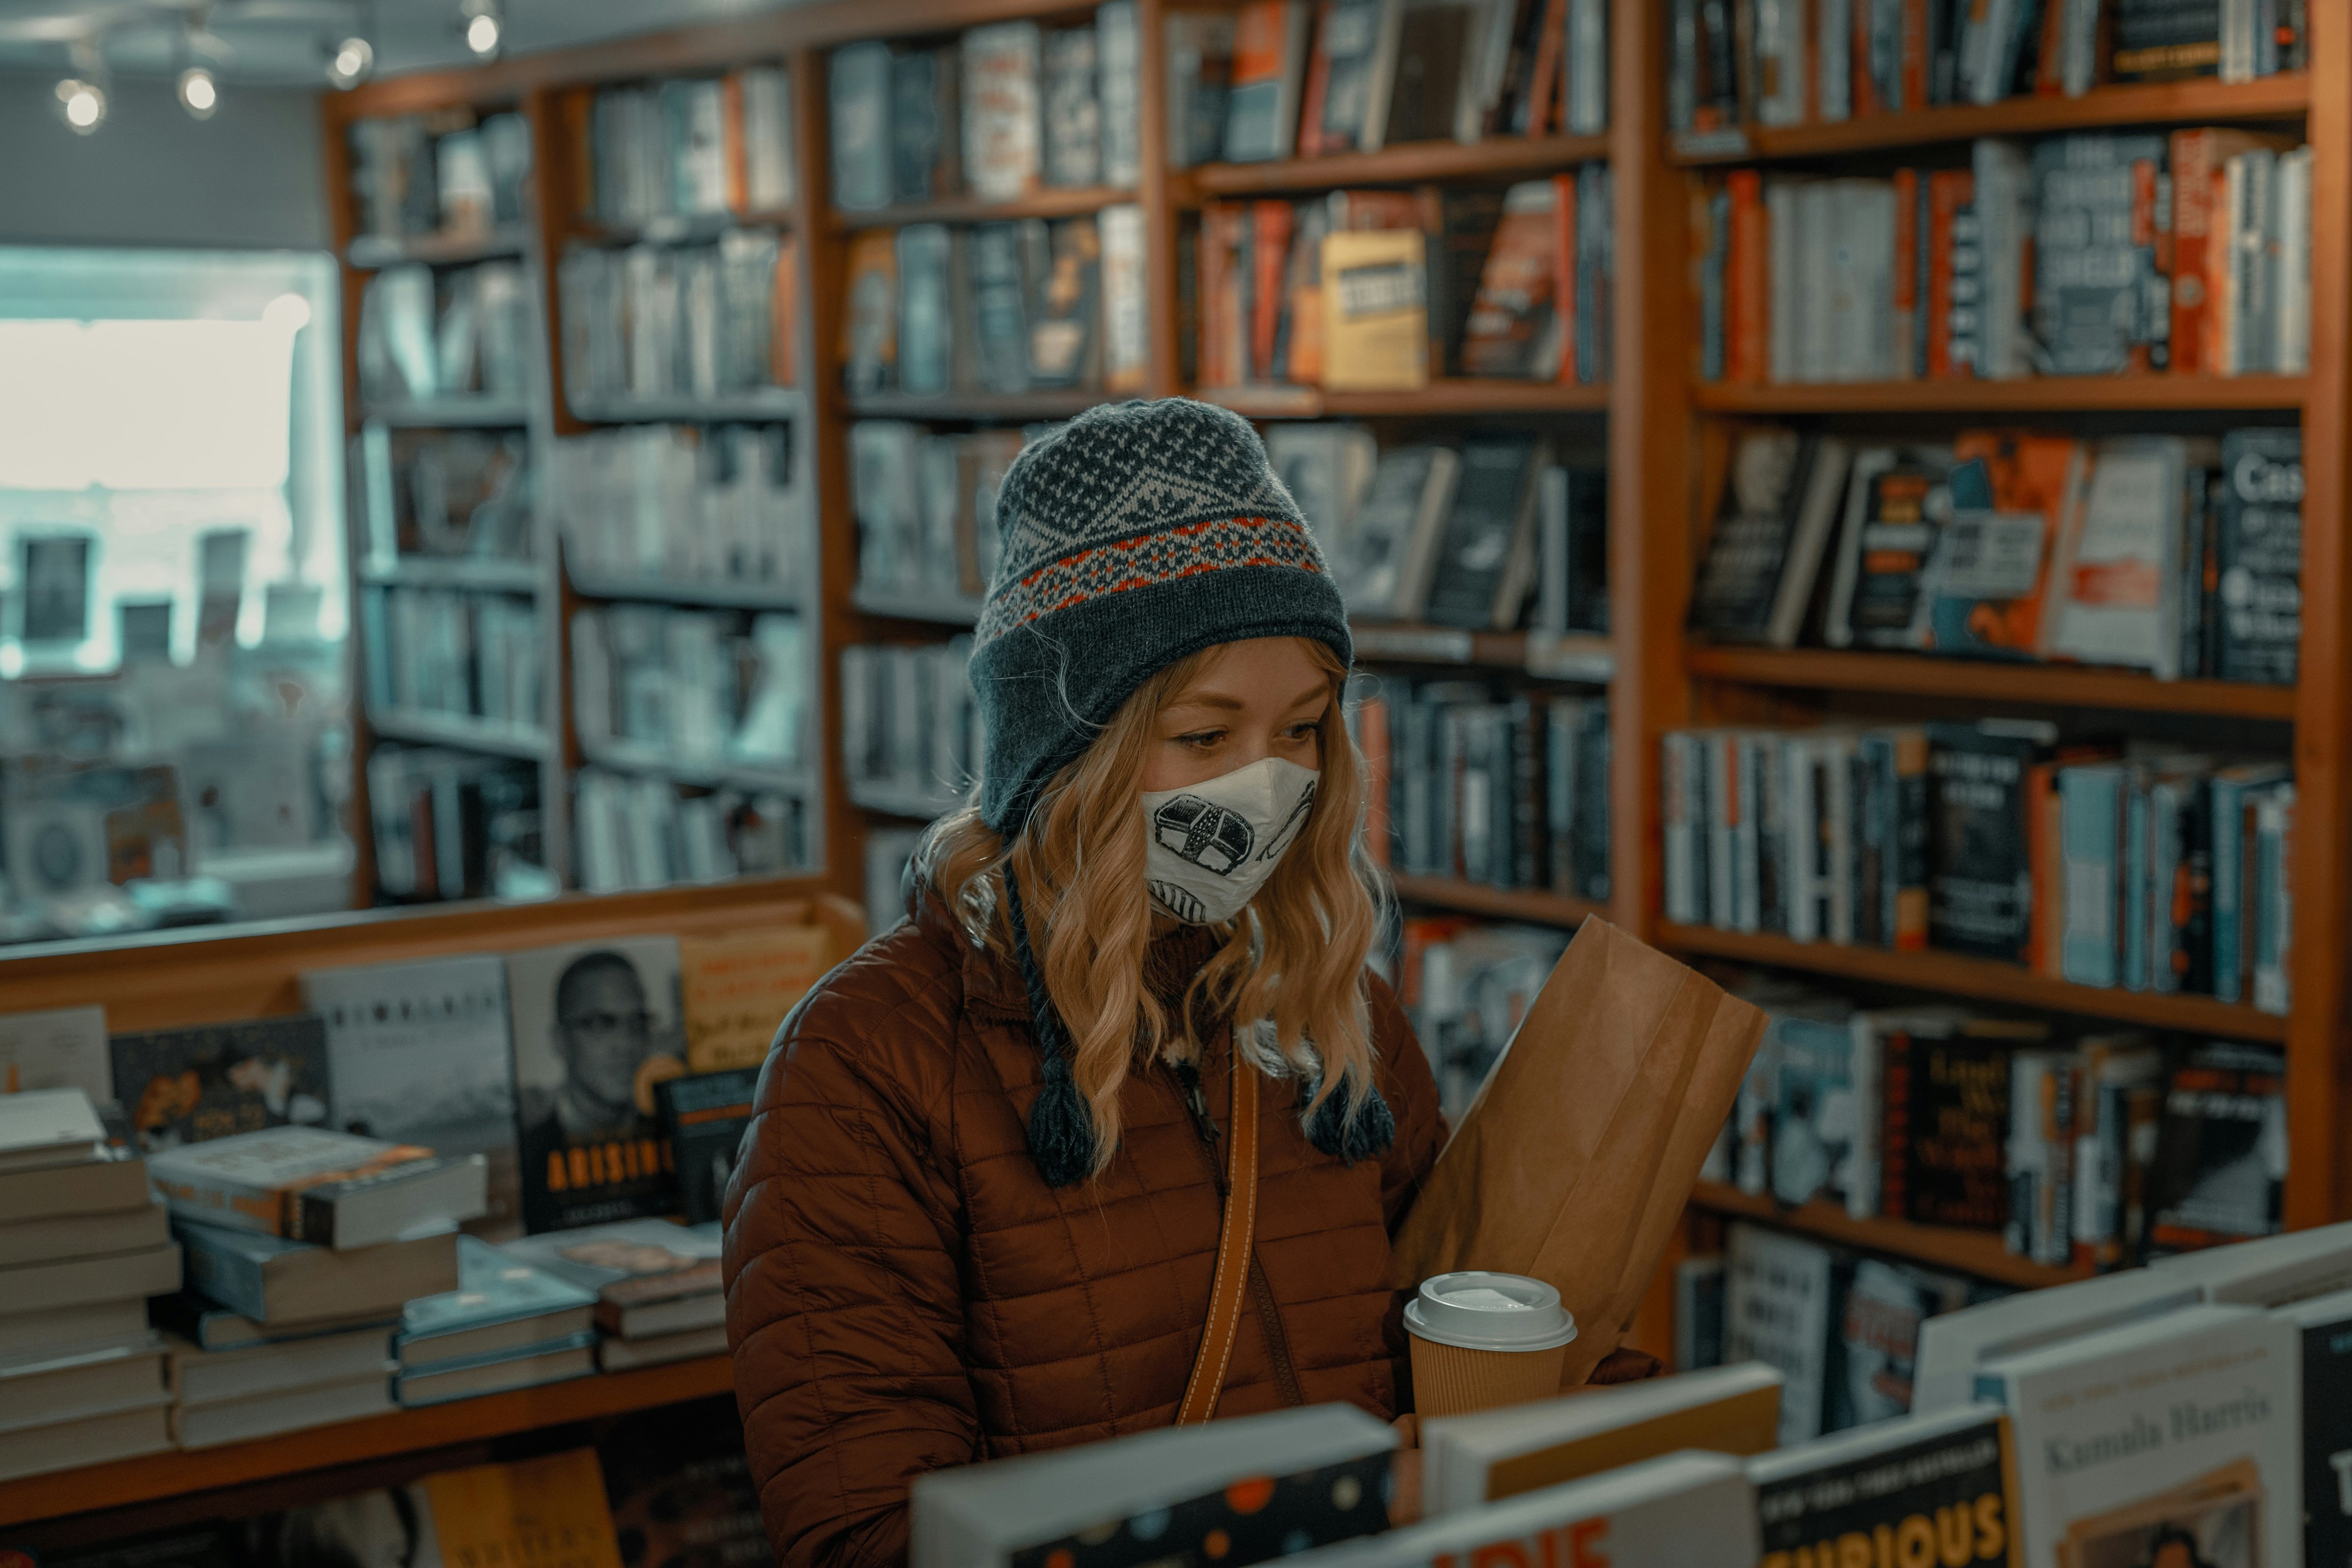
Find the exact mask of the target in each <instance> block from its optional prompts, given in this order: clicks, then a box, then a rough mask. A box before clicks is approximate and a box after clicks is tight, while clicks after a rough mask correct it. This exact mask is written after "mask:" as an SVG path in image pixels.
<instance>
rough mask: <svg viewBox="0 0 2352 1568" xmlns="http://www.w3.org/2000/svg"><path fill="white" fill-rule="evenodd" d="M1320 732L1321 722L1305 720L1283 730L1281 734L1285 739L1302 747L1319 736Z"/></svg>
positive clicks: (1321, 728)
mask: <svg viewBox="0 0 2352 1568" xmlns="http://www.w3.org/2000/svg"><path fill="white" fill-rule="evenodd" d="M1322 730H1323V724H1322V721H1321V720H1319V719H1307V720H1306V721H1304V722H1302V723H1299V724H1294V725H1292V726H1291V727H1289V728H1288V729H1286V730H1284V731H1283V732H1282V733H1283V737H1284V738H1285V739H1287V740H1289V741H1292V742H1293V743H1295V744H1297V745H1302V746H1303V745H1305V744H1306V743H1307V742H1308V741H1310V740H1313V739H1316V738H1317V737H1318V736H1320V735H1321V733H1322Z"/></svg>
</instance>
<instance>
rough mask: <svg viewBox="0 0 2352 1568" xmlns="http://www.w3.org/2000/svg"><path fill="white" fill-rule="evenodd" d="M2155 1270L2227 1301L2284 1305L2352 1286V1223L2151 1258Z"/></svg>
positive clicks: (2207, 1295) (2228, 1303)
mask: <svg viewBox="0 0 2352 1568" xmlns="http://www.w3.org/2000/svg"><path fill="white" fill-rule="evenodd" d="M2148 1268H2149V1270H2150V1271H2151V1272H2155V1273H2159V1274H2162V1275H2164V1276H2165V1277H2166V1278H2168V1279H2171V1280H2189V1281H2195V1282H2196V1285H2197V1288H2198V1289H2199V1291H2201V1292H2202V1293H2203V1299H2204V1300H2205V1301H2212V1302H2215V1303H2218V1304H2220V1305H2222V1306H2237V1307H2285V1306H2290V1305H2293V1304H2294V1303H2295V1302H2297V1301H2308V1300H2310V1299H2311V1298H2313V1297H2315V1296H2326V1295H2335V1294H2337V1293H2339V1292H2341V1291H2352V1224H2338V1225H2322V1226H2317V1227H2315V1228H2312V1229H2309V1230H2294V1231H2287V1232H2284V1233H2283V1234H2281V1235H2277V1236H2265V1237H2260V1238H2257V1239H2254V1240H2251V1241H2240V1242H2234V1243H2232V1244H2231V1245H2230V1246H2227V1247H2208V1248H2206V1249H2203V1250H2201V1251H2196V1252H2176V1253H2171V1254H2169V1255H2166V1256H2161V1257H2156V1258H2151V1259H2149V1260H2148Z"/></svg>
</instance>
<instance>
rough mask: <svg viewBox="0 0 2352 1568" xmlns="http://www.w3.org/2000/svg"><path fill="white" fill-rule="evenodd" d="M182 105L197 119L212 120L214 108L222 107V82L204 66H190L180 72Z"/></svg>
mask: <svg viewBox="0 0 2352 1568" xmlns="http://www.w3.org/2000/svg"><path fill="white" fill-rule="evenodd" d="M180 107H181V108H182V109H184V110H187V111H188V113H189V115H190V116H191V117H192V118H194V119H197V120H210V119H211V118H212V117H213V110H216V109H218V108H219V107H220V84H219V83H217V82H215V80H213V73H212V72H211V70H210V69H208V68H205V67H204V66H190V67H189V68H187V69H186V70H184V71H182V72H181V73H180Z"/></svg>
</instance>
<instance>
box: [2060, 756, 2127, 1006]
mask: <svg viewBox="0 0 2352 1568" xmlns="http://www.w3.org/2000/svg"><path fill="white" fill-rule="evenodd" d="M2120 787H2121V769H2119V768H2106V767H2097V768H2066V769H2064V770H2063V771H2062V772H2061V773H2060V774H2059V798H2060V820H2061V823H2062V826H2061V829H2060V831H2061V834H2062V837H2063V845H2064V848H2063V854H2064V861H2065V871H2064V882H2063V890H2064V891H2063V897H2064V899H2065V915H2064V920H2065V925H2066V938H2065V948H2064V959H2063V970H2062V972H2061V977H2062V978H2064V979H2067V980H2071V981H2073V982H2074V983H2075V984H2076V985H2083V986H2112V985H2114V984H2115V983H2116V978H2117V977H2116V898H2117V883H2118V882H2119V881H2120V878H2119V876H2118V874H2117V866H2116V852H2117V850H2118V848H2119V847H2120V844H2121V841H2122V822H2121V801H2120V800H2119V798H2118V797H2119V792H2120Z"/></svg>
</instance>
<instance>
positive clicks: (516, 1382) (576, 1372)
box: [393, 1330, 596, 1410]
mask: <svg viewBox="0 0 2352 1568" xmlns="http://www.w3.org/2000/svg"><path fill="white" fill-rule="evenodd" d="M595 1370H596V1336H595V1333H594V1331H593V1330H583V1331H581V1332H580V1333H574V1334H571V1335H569V1336H567V1337H565V1338H563V1339H560V1340H551V1341H550V1342H548V1343H545V1344H541V1345H527V1346H525V1347H523V1348H522V1349H521V1350H519V1351H516V1352H514V1353H512V1354H503V1355H488V1356H472V1357H467V1358H466V1359H464V1360H460V1361H456V1362H436V1363H434V1364H431V1365H428V1366H421V1367H418V1368H416V1369H415V1370H414V1371H403V1372H401V1373H399V1374H397V1375H395V1376H394V1379H393V1397H394V1400H395V1401H397V1402H398V1404H399V1405H400V1407H401V1408H402V1409H404V1410H414V1409H419V1408H422V1407H423V1406H427V1405H445V1404H447V1403H448V1402H449V1401H450V1400H453V1399H478V1398H480V1397H482V1396H484V1395H488V1394H506V1393H509V1392H511V1391H513V1390H515V1389H518V1388H538V1387H541V1386H542V1385H546V1384H550V1383H566V1382H569V1381H570V1380H572V1378H575V1377H587V1376H590V1375H593V1374H594V1372H595Z"/></svg>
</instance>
